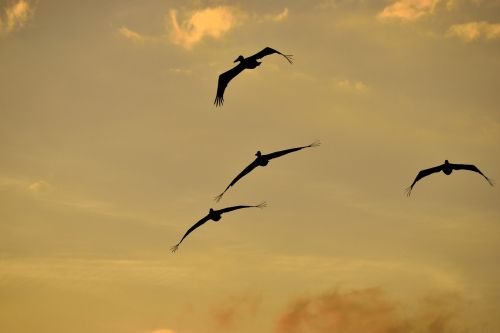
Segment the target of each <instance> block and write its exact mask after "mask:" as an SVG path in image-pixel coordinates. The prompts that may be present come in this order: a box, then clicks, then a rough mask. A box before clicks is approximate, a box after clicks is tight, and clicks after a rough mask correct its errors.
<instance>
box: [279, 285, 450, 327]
mask: <svg viewBox="0 0 500 333" xmlns="http://www.w3.org/2000/svg"><path fill="white" fill-rule="evenodd" d="M454 302H456V297H455V296H435V297H433V298H429V299H426V300H424V302H422V304H421V306H420V308H418V310H417V314H415V315H414V316H412V317H405V316H402V315H401V311H400V309H399V306H398V304H397V303H395V302H393V301H391V300H390V299H389V298H388V297H387V296H386V295H385V294H384V293H383V292H382V290H380V289H376V288H375V289H365V290H359V291H352V292H349V293H344V294H342V293H339V292H330V293H326V294H323V295H319V296H314V297H305V298H302V299H299V300H297V301H295V302H293V303H292V304H291V305H290V307H289V308H288V310H287V311H286V312H285V313H284V314H283V315H282V316H281V317H280V318H279V320H278V321H277V324H276V328H275V333H302V332H307V333H330V332H335V333H359V332H370V333H417V332H419V333H445V332H446V333H452V332H458V330H456V329H455V328H454V327H453V320H454V318H455V314H454V311H453V309H452V308H453V305H454Z"/></svg>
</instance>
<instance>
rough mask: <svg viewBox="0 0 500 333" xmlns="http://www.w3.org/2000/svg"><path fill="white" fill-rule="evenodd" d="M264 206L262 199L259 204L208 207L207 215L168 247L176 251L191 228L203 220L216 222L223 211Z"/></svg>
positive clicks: (203, 222) (200, 223)
mask: <svg viewBox="0 0 500 333" xmlns="http://www.w3.org/2000/svg"><path fill="white" fill-rule="evenodd" d="M266 206H267V204H266V202H265V201H264V202H261V203H260V204H258V205H256V206H245V205H240V206H232V207H226V208H222V209H219V210H214V209H212V208H210V210H209V211H208V214H207V216H205V217H204V218H202V219H201V220H199V221H198V222H196V223H195V224H194V225H193V226H192V227H191V228H189V229H188V231H186V233H185V234H184V236H182V238H181V240H180V241H179V243H177V244H175V245H174V246H172V247H171V248H170V250H171V251H172V252H175V251H177V249H178V248H179V245H181V243H182V241H183V240H184V238H186V237H187V236H188V235H189V234H190V233H191V232H193V230H195V229H196V228H198V227H200V226H202V225H203V224H205V222H207V221H210V220H212V221H214V222H218V221H219V220H220V219H221V217H222V214H224V213H229V212H232V211H233V210H237V209H242V208H251V207H256V208H264V207H266Z"/></svg>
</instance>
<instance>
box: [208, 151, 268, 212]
mask: <svg viewBox="0 0 500 333" xmlns="http://www.w3.org/2000/svg"><path fill="white" fill-rule="evenodd" d="M258 166H259V163H257V159H255V160H254V161H253V162H252V163H250V164H249V165H248V166H247V167H246V168H245V169H243V171H241V172H240V174H239V175H237V176H236V178H234V179H233V181H232V182H231V184H229V185H228V186H227V187H226V189H225V190H224V192H222V193H221V194H219V195H218V196H216V197H215V201H217V202H219V201H220V199H222V196H223V195H224V193H226V191H227V190H228V189H229V188H230V187H231V186H233V185H234V184H236V182H237V181H238V180H240V179H241V178H243V177H244V176H246V175H247V174H249V173H250V172H251V171H252V170H253V169H255V168H256V167H258Z"/></svg>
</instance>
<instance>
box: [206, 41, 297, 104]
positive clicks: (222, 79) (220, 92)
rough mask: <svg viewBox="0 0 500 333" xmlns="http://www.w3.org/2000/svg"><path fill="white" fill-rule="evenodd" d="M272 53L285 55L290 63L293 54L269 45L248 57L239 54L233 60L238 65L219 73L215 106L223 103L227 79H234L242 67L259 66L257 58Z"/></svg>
mask: <svg viewBox="0 0 500 333" xmlns="http://www.w3.org/2000/svg"><path fill="white" fill-rule="evenodd" d="M273 53H277V54H279V55H282V56H283V57H285V59H286V60H288V62H289V63H290V64H291V63H292V57H293V56H292V55H291V54H283V53H281V52H279V51H276V50H275V49H272V48H270V47H266V48H264V49H263V50H262V51H260V52H257V53H256V54H254V55H253V56H250V57H248V58H244V57H243V56H242V55H240V56H239V57H238V58H236V60H235V61H234V62H239V64H238V65H236V66H235V67H233V68H231V69H230V70H228V71H227V72H225V73H222V74H221V75H219V82H218V84H217V95H216V96H215V101H214V104H215V106H221V105H222V104H224V90H226V87H227V85H228V84H229V81H231V80H232V79H234V77H235V76H236V75H238V74H240V73H241V72H242V71H243V70H244V69H254V68H256V67H257V66H260V64H261V62H259V61H257V60H258V59H261V58H264V57H265V56H267V55H270V54H273Z"/></svg>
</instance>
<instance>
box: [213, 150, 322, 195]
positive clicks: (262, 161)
mask: <svg viewBox="0 0 500 333" xmlns="http://www.w3.org/2000/svg"><path fill="white" fill-rule="evenodd" d="M320 144H321V143H320V142H319V141H314V142H313V143H311V144H310V145H307V146H303V147H297V148H291V149H285V150H280V151H276V152H274V153H270V154H264V155H263V154H262V153H261V152H260V150H259V151H257V153H256V154H255V156H257V158H256V159H255V160H254V161H253V162H252V163H250V164H249V165H248V166H247V167H246V168H245V169H243V171H241V172H240V174H239V175H237V176H236V178H234V179H233V181H232V182H231V184H229V185H228V186H227V187H226V189H225V190H224V192H222V193H221V194H219V195H218V196H216V197H215V201H217V202H219V201H220V199H222V196H223V195H224V193H226V191H227V190H228V189H229V188H230V187H231V186H233V185H234V184H236V182H237V181H238V180H240V179H241V178H243V177H244V176H246V175H247V174H248V173H250V172H251V171H252V170H253V169H255V168H256V167H258V166H266V165H267V164H268V163H269V161H270V160H272V159H273V158H277V157H280V156H283V155H286V154H290V153H293V152H295V151H298V150H301V149H304V148H309V147H317V146H319V145H320Z"/></svg>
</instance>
